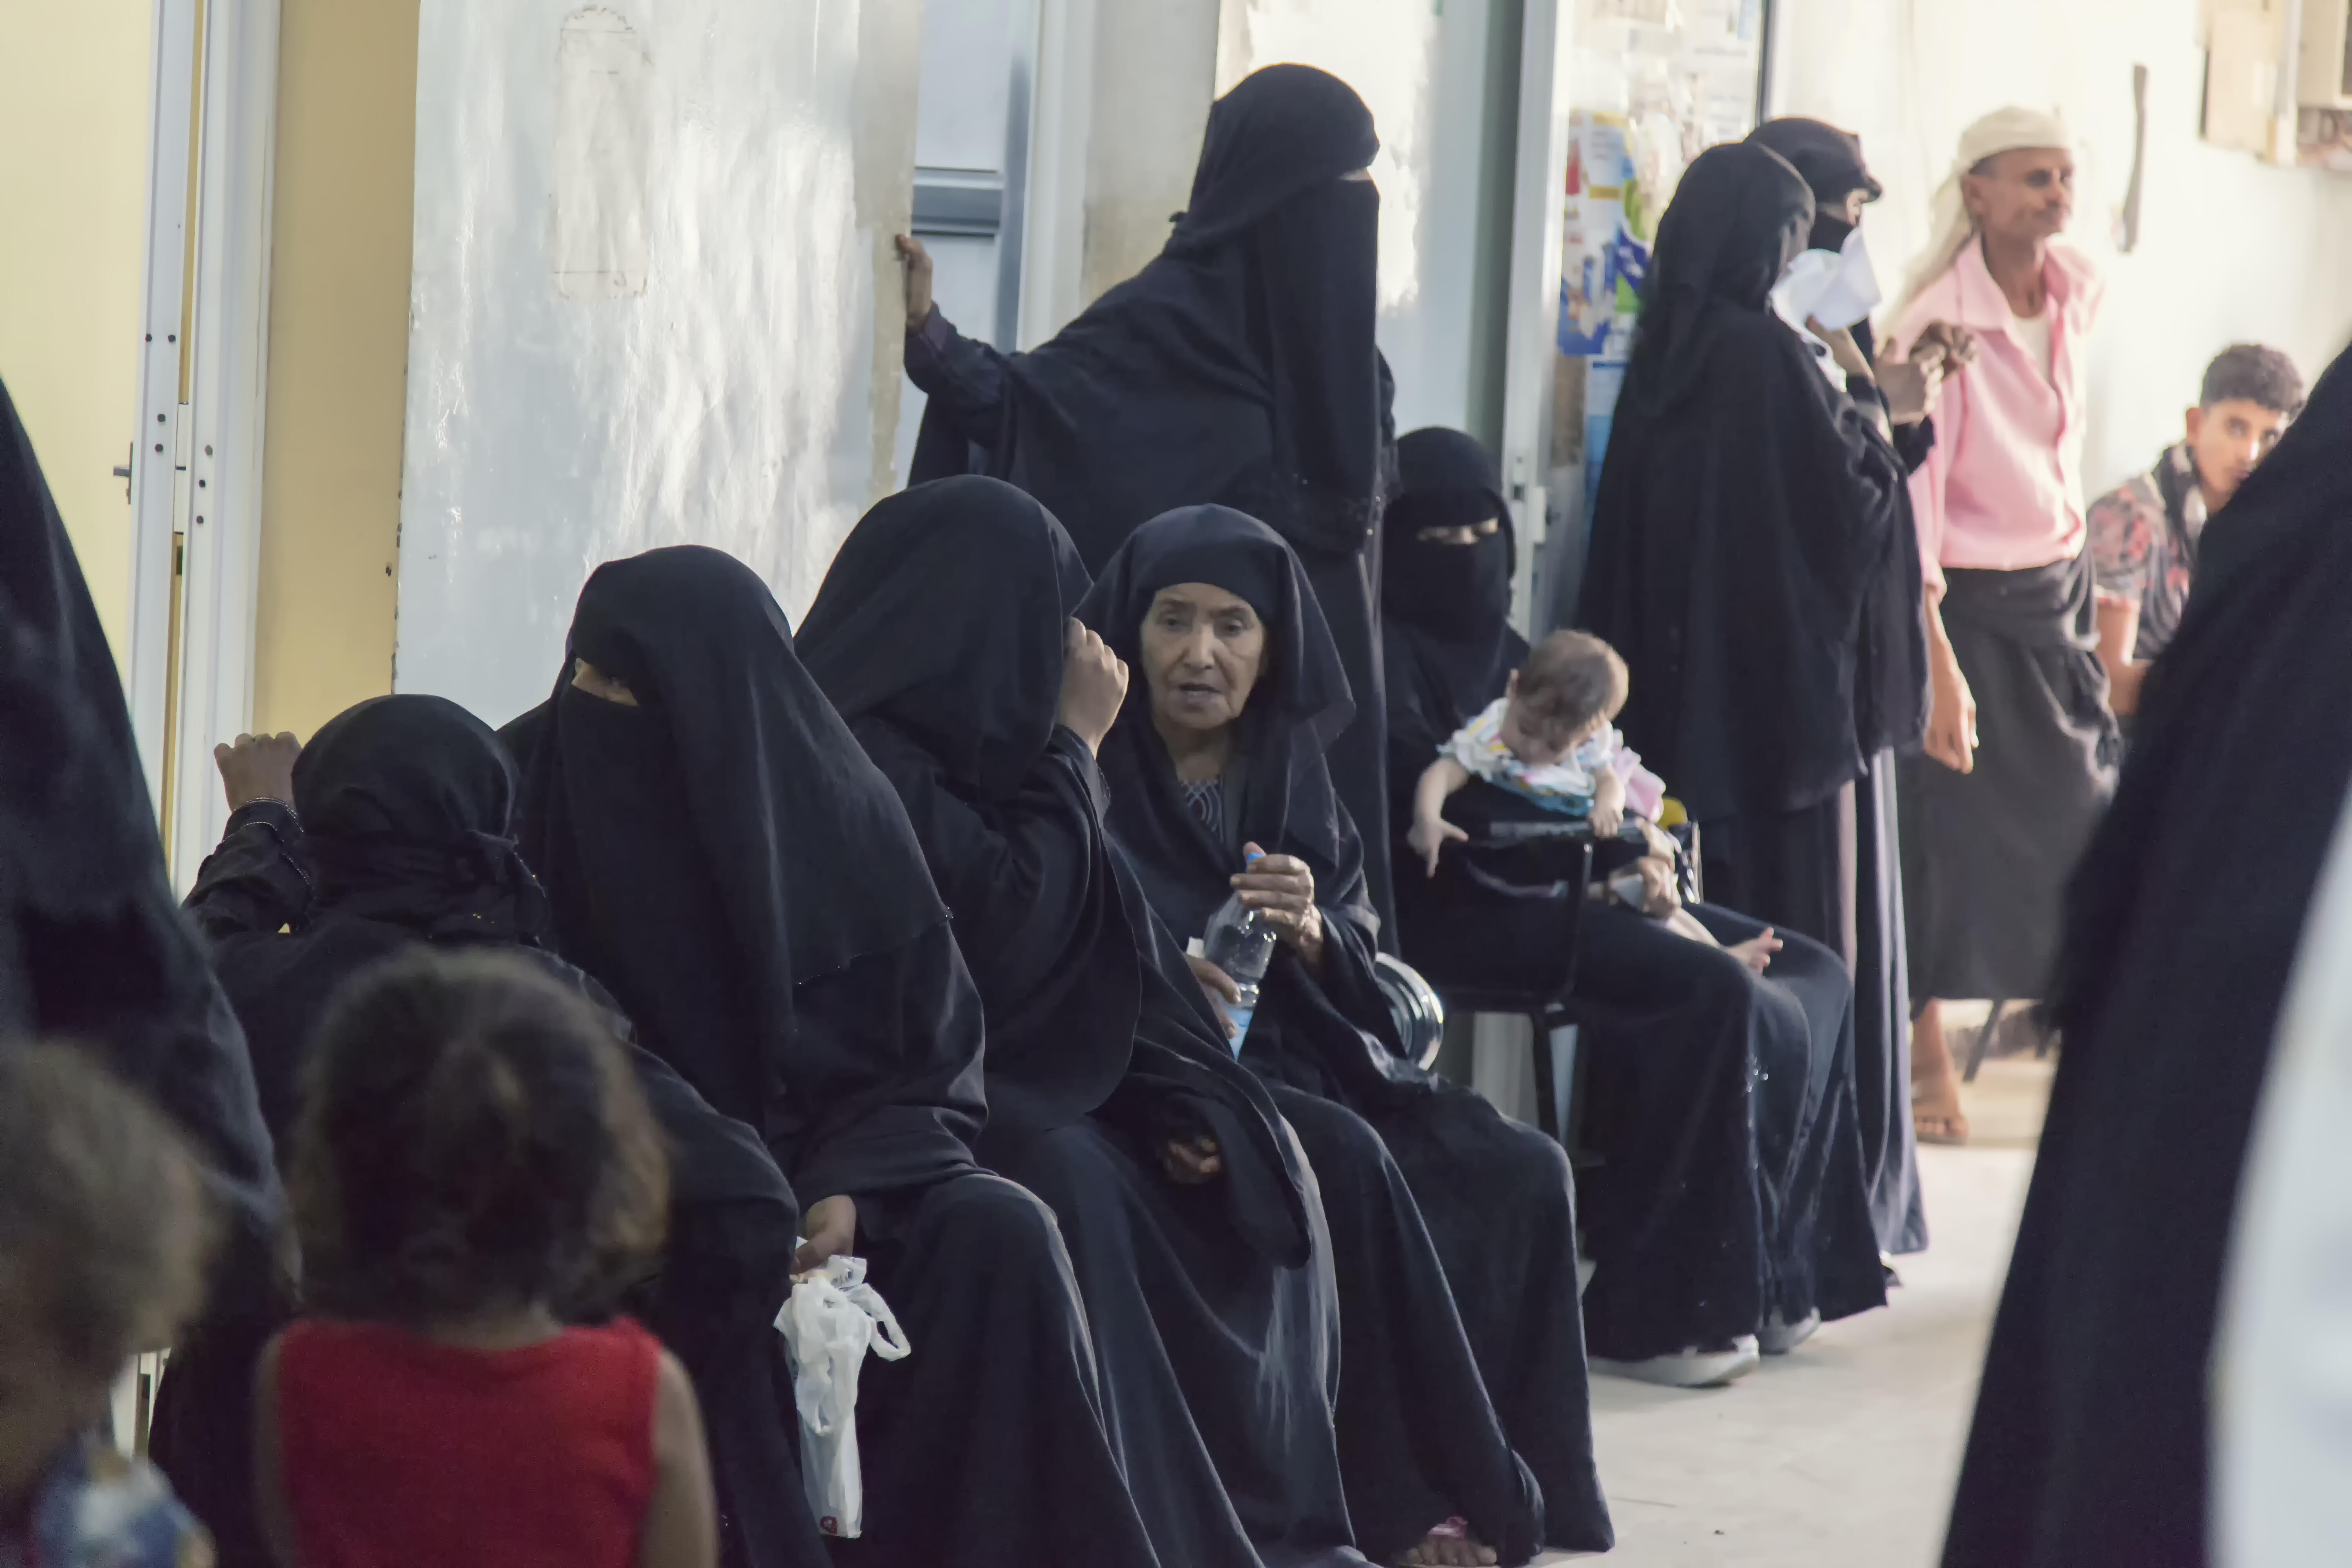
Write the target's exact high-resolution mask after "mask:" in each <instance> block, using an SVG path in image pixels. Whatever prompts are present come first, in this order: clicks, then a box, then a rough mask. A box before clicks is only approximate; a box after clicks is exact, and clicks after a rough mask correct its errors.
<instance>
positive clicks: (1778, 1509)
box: [1545, 1060, 2049, 1568]
mask: <svg viewBox="0 0 2352 1568" xmlns="http://www.w3.org/2000/svg"><path fill="white" fill-rule="evenodd" d="M2048 1090H2049V1065H2048V1064H2045V1063H2038V1062H2034V1061H2031V1060H2021V1061H2018V1060H2012V1061H1996V1062H1990V1063H1988V1064H1987V1065H1986V1067H1985V1068H1984V1072H1983V1076H1982V1078H1981V1079H1979V1081H1978V1082H1977V1083H1976V1084H1975V1085H1972V1086H1970V1087H1969V1089H1968V1091H1967V1093H1968V1110H1969V1121H1970V1122H1971V1124H1972V1131H1973V1133H1974V1135H1975V1136H1974V1141H1973V1142H1971V1144H1970V1145H1969V1147H1967V1148H1964V1149H1922V1150H1921V1151H1920V1152H1919V1164H1920V1180H1921V1183H1922V1184H1923V1186H1924V1189H1925V1192H1926V1196H1927V1224H1928V1229H1929V1233H1930V1237H1931V1240H1932V1242H1933V1245H1932V1246H1931V1247H1930V1248H1929V1250H1928V1251H1927V1252H1925V1253H1923V1254H1920V1255H1919V1256H1917V1257H1915V1258H1901V1259H1898V1260H1897V1264H1896V1267H1897V1268H1898V1269H1899V1270H1900V1272H1901V1274H1902V1276H1903V1287H1902V1289H1898V1290H1896V1291H1895V1292H1893V1293H1892V1301H1891V1304H1890V1305H1889V1306H1888V1307H1887V1309H1886V1310H1884V1311H1879V1312H1872V1313H1868V1314H1865V1315H1864V1316H1863V1317H1860V1318H1854V1319H1850V1320H1848V1321H1844V1322H1842V1323H1832V1324H1831V1325H1829V1326H1828V1327H1827V1328H1825V1329H1823V1330H1822V1332H1821V1333H1820V1334H1819V1335H1817V1336H1816V1337H1815V1338H1814V1339H1813V1341H1812V1342H1811V1343H1810V1344H1808V1345H1806V1346H1804V1347H1803V1348H1802V1349H1801V1350H1799V1351H1798V1352H1796V1353H1795V1354H1794V1355H1791V1356H1789V1357H1786V1358H1776V1359H1770V1360H1768V1361H1767V1362H1766V1363H1765V1364H1764V1366H1763V1367H1762V1369H1761V1370H1759V1372H1757V1373H1754V1374H1753V1375H1751V1376H1749V1377H1748V1378H1746V1379H1745V1380H1743V1381H1741V1382H1740V1383H1738V1384H1734V1385H1733V1386H1731V1387H1730V1388H1727V1389H1722V1390H1717V1391H1714V1392H1706V1393H1685V1392H1682V1391H1679V1390H1675V1389H1664V1388H1655V1387H1651V1386H1649V1385H1646V1384H1636V1383H1628V1382H1625V1381H1623V1380H1621V1379H1617V1378H1605V1377H1604V1378H1596V1379H1594V1380H1593V1408H1592V1425H1593V1433H1594V1437H1595V1439H1596V1441H1597V1442H1598V1444H1599V1447H1600V1460H1601V1483H1602V1485H1603V1487H1604V1488H1605V1489H1606V1490H1607V1492H1608V1494H1609V1501H1610V1507H1611V1510H1612V1514H1613V1515H1614V1517H1615V1520H1616V1523H1617V1550H1616V1551H1615V1552H1611V1553H1610V1554H1609V1555H1608V1557H1607V1558H1605V1559H1580V1561H1601V1562H1606V1563H1608V1564H1609V1565H1610V1568H1718V1565H1723V1568H1733V1565H1736V1568H1920V1565H1925V1564H1930V1563H1934V1561H1935V1560H1936V1555H1937V1552H1938V1550H1939V1549H1940V1547H1941V1544H1942V1541H1943V1531H1944V1521H1945V1513H1946V1510H1947V1509H1948V1507H1949V1504H1950V1500H1951V1488H1952V1479H1953V1475H1954V1473H1955V1471H1956V1469H1957V1467H1958V1459H1959V1452H1960V1445H1961V1443H1962V1442H1963V1440H1964V1439H1965V1438H1966V1436H1967V1434H1968V1424H1969V1414H1970V1411H1971V1408H1972V1406H1973V1405H1974V1400H1975V1394H1976V1383H1977V1373H1978V1369H1979V1364H1980V1363H1981V1362H1982V1360H1983V1354H1984V1344H1985V1340H1986V1337H1987V1335H1988V1334H1989V1333H1990V1331H1991V1327H1992V1312H1993V1308H1994V1305H1995V1303H1996V1301H1997V1300H1998V1298H1999V1294H2000V1281H2001V1276H2002V1273H2003V1271H2004V1269H2005V1268H2007V1266H2008V1261H2009V1247H2010V1242H2011V1237H2013V1236H2014V1234H2015V1232H2016V1228H2017V1217H2018V1212H2019V1210H2020V1208H2021V1206H2022V1205H2023V1202H2024V1198H2025V1184H2026V1180H2027V1178H2028V1176H2029V1175H2030V1173H2031V1172H2032V1161H2033V1142H2034V1139H2035V1137H2036V1135H2037V1134H2038V1132H2039V1131H2040V1128H2041V1121H2042V1103H2043V1100H2044V1099H2045V1098H2046V1096H2047V1094H2048ZM1545 1561H1548V1562H1552V1563H1565V1562H1568V1561H1570V1559H1569V1558H1567V1557H1553V1558H1549V1559H1546V1560H1545Z"/></svg>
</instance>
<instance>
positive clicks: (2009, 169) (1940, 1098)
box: [1893, 109, 2116, 1142]
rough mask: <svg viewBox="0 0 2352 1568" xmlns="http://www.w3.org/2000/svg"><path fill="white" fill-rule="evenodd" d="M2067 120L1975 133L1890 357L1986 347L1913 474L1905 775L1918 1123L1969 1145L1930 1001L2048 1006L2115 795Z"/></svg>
mask: <svg viewBox="0 0 2352 1568" xmlns="http://www.w3.org/2000/svg"><path fill="white" fill-rule="evenodd" d="M2069 142H2070V138H2069V137H2068V135H2067V132H2066V130H2065V127H2064V126H2063V124H2061V123H2060V122H2059V121H2057V120H2056V119H2055V118H2054V117H2053V116H2050V115H2046V114H2040V113H2036V112H2034V111H2032V110H2017V109H2009V110H2000V111H1999V112H1997V113H1994V114H1990V115H1988V116H1986V117H1985V118H1984V119H1983V120H1980V121H1978V122H1977V123H1976V124H1975V125H1973V126H1970V127H1969V130H1968V132H1966V133H1965V134H1964V135H1963V136H1962V138H1961V142H1960V156H1959V158H1958V162H1957V163H1956V164H1955V166H1954V169H1953V174H1952V177H1951V179H1950V180H1948V182H1947V183H1946V184H1945V187H1944V189H1943V191H1942V192H1941V193H1939V195H1937V230H1938V232H1937V239H1936V241H1935V242H1934V243H1933V244H1932V245H1931V246H1930V247H1929V248H1928V251H1927V255H1926V257H1925V258H1923V259H1922V261H1921V262H1920V264H1919V266H1918V268H1917V269H1916V270H1915V271H1914V273H1913V274H1912V277H1911V279H1910V283H1909V286H1908V287H1907V288H1906V290H1905V293H1904V297H1903V300H1902V301H1901V303H1900V304H1899V305H1898V306H1897V308H1896V311H1895V331H1894V334H1893V339H1894V342H1895V343H1896V344H1898V345H1901V344H1906V343H1908V342H1910V341H1911V340H1912V339H1914V338H1916V336H1918V334H1919V333H1920V332H1921V331H1923V330H1924V329H1925V328H1926V327H1927V323H1929V322H1931V321H1955V322H1958V323H1959V324H1960V325H1961V326H1964V327H1967V328H1969V329H1970V330H1971V331H1974V332H1975V333H1976V334H1977V336H1978V338H1979V340H1980V342H1981V350H1980V352H1979V354H1978V357H1977V360H1976V363H1974V364H1972V365H1970V366H1969V367H1968V368H1967V369H1965V370H1963V371H1961V372H1959V373H1958V374H1955V375H1953V376H1951V377H1950V378H1948V379H1947V380H1946V381H1945V383H1944V384H1943V387H1942V390H1941V392H1940V394H1939V395H1938V401H1937V406H1936V407H1935V409H1934V417H1935V421H1936V431H1937V443H1936V447H1935V450H1934V451H1933V452H1932V453H1931V454H1930V455H1929V457H1928V458H1927V463H1926V464H1925V465H1924V466H1923V467H1922V468H1920V470H1919V471H1918V472H1917V473H1916V475H1915V476H1913V479H1912V481H1911V498H1912V510H1913V513H1914V515H1915V517H1916V520H1917V524H1918V529H1919V554H1920V561H1921V565H1922V570H1923V574H1924V575H1925V578H1926V588H1927V595H1926V596H1927V647H1928V665H1929V669H1930V672H1931V677H1932V679H1931V683H1930V685H1931V691H1930V707H1929V714H1928V721H1927V747H1926V750H1927V755H1926V756H1925V757H1922V758H1919V759H1916V760H1914V761H1912V762H1910V763H1906V765H1905V768H1904V772H1903V778H1902V812H1903V822H1902V834H1903V848H1904V868H1903V876H1904V882H1905V885H1906V899H1907V905H1908V911H1907V913H1908V918H1907V921H1906V923H1907V925H1908V927H1909V932H1908V934H1909V946H1910V958H1911V968H1912V973H1911V992H1912V995H1913V996H1914V997H1915V998H1919V999H1922V1000H1921V1001H1920V1002H1919V1003H1918V1008H1919V1011H1918V1016H1917V1022H1916V1029H1915V1031H1914V1037H1913V1050H1912V1085H1913V1113H1914V1118H1915V1121H1916V1126H1917V1131H1918V1135H1919V1136H1920V1137H1921V1138H1922V1139H1924V1140H1927V1141H1929V1142H1962V1141H1964V1140H1965V1139H1966V1138H1967V1136H1968V1121H1967V1119H1966V1118H1965V1117H1964V1116H1963V1115H1962V1114H1961V1110H1960V1102H1959V1083H1958V1075H1957V1074H1956V1073H1955V1072H1954V1071H1953V1068H1952V1058H1951V1052H1950V1051H1949V1049H1948V1047H1947V1045H1946V1043H1945V1039H1944V1032H1943V1020H1942V1015H1941V1009H1940V1005H1939V1001H1940V1000H1941V999H1952V998H1960V997H1971V998H1973V997H1983V998H1988V999H1990V1000H1992V1001H1994V1002H1996V1003H2000V1002H2008V1001H2021V1000H2030V999H2035V998H2038V997H2039V996H2040V995H2041V993H2042V985H2043V984H2044V982H2045V981H2046V979H2047V978H2048V975H2049V973H2050V971H2051V968H2052V965H2053V963H2055V961H2056V957H2057V942H2058V929H2059V924H2058V922H2059V906H2060V900H2061V896H2062V894H2063V889H2064V886H2065V881H2066V878H2067V876H2068V874H2069V873H2070V872H2071V871H2072V870H2073V868H2074V860H2075V858H2076V857H2077V856H2078V855H2079V854H2080V853H2081V851H2082V848H2083V846H2084V843H2085V842H2086V841H2087V840H2088V837H2089V835H2090V831H2091V827H2092V826H2093V824H2094V822H2095V820H2096V818H2097V816H2098V813H2099V811H2100V809H2101V808H2102V807H2103V806H2104V805H2105V802H2106V799H2107V796H2108V795H2109V793H2110V792H2111V791H2112V789H2113V787H2114V762H2115V752H2116V738H2115V737H2116V731H2115V720H2114V717H2113V715H2112V714H2110V713H2109V712H2108V710H2107V686H2106V677H2105V672H2104V670H2103V669H2102V668H2101V666H2100V664H2099V660H2098V654H2097V647H2098V627H2097V621H2096V618H2095V609H2094V603H2095V600H2094V594H2093V585H2092V578H2091V572H2090V563H2089V561H2088V560H2087V559H2086V558H2085V556H2084V502H2083V480H2082V457H2083V430H2084V410H2083V404H2084V368H2085V366H2084V360H2085V349H2086V344H2085V341H2084V340H2085V339H2086V337H2087V335H2088V333H2089V331H2090V329H2091V324H2092V321H2093V320H2094V318H2095V315H2096V314H2097V310H2098V303H2099V294H2100V287H2099V282H2098V279H2097V277H2096V275H2095V273H2094V271H2093V270H2092V268H2091V266H2090V263H2089V262H2088V261H2086V260H2085V259H2084V258H2083V257H2082V256H2081V255H2079V254H2078V253H2076V252H2075V251H2074V250H2071V249H2069V248H2068V247H2064V246H2063V245H2060V244H2058V243H2055V240H2056V237H2057V235H2058V234H2059V233H2060V232H2061V231H2062V230H2063V229H2064V227H2065V226H2066V220H2067V219H2068V217H2069V216H2072V213H2073V209H2074V155H2073V153H2071V152H2070V151H2068V145H2069Z"/></svg>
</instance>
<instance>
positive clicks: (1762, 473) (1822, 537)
mask: <svg viewBox="0 0 2352 1568" xmlns="http://www.w3.org/2000/svg"><path fill="white" fill-rule="evenodd" d="M1812 210H1813V208H1812V195H1811V192H1809V191H1808V190H1807V189H1806V188H1805V184H1804V182H1803V181H1802V180H1801V179H1800V178H1799V177H1798V176H1797V174H1796V171H1795V170H1793V169H1791V168H1790V167H1789V165H1788V164H1787V163H1785V162H1783V161H1782V160H1781V159H1780V156H1779V155H1778V154H1776V153H1771V152H1769V151H1768V150H1766V149H1764V148H1762V147H1753V146H1748V145H1746V144H1744V143H1735V144H1732V145H1728V146H1722V147H1715V148H1710V149H1709V150H1708V151H1707V152H1706V153H1702V154H1701V155H1700V156H1699V158H1698V160H1697V161H1696V163H1693V164H1692V165H1691V167H1690V170H1689V172H1688V173H1686V174H1685V175H1684V177H1683V183H1682V185H1681V187H1680V188H1679V189H1678V190H1677V191H1676V193H1675V200H1674V204H1673V205H1671V206H1669V207H1668V208H1667V210H1666V214H1665V216H1664V219H1663V220H1662V221H1661V223H1660V225H1659V234H1658V248H1657V254H1656V257H1655V258H1654V261H1653V263H1652V266H1651V269H1650V277H1649V285H1648V295H1647V298H1646V299H1645V300H1644V303H1643V314H1642V321H1641V324H1640V327H1639V329H1638V330H1637V331H1636V334H1635V337H1634V342H1633V358H1632V362H1631V363H1630V364H1629V365H1628V367H1627V371H1626V376H1625V389H1624V395H1623V396H1622V399H1621V400H1620V402H1619V404H1618V409H1617V418H1616V426H1615V428H1614V430H1613V432H1612V435H1611V437H1610V442H1609V454H1608V458H1607V460H1606V462H1605V464H1604V466H1603V468H1602V470H1601V485H1600V489H1599V493H1598V496H1597V499H1596V500H1595V504H1594V508H1593V518H1592V542H1591V560H1590V563H1588V565H1587V567H1586V572H1585V578H1584V585H1583V598H1582V604H1581V605H1580V611H1579V616H1578V618H1579V623H1580V625H1582V626H1584V627H1586V628H1587V629H1588V630H1591V632H1593V633H1595V634H1596V635H1598V636H1600V637H1602V638H1604V639H1605V640H1607V641H1608V642H1609V643H1610V644H1611V645H1612V647H1615V648H1616V649H1617V651H1618V652H1619V653H1620V654H1622V655H1623V656H1624V658H1625V660H1626V663H1627V664H1628V666H1629V667H1630V668H1631V670H1632V674H1633V689H1632V695H1631V697H1630V699H1629V700H1628V701H1627V702H1626V705H1625V709H1624V711H1623V713H1622V715H1621V716H1620V719H1619V724H1620V727H1621V728H1622V730H1623V731H1624V732H1625V736H1626V738H1627V740H1628V741H1630V742H1632V743H1633V746H1634V747H1635V748H1636V749H1637V750H1639V751H1640V752H1642V754H1643V759H1644V760H1645V761H1646V762H1647V763H1648V764H1649V765H1650V766H1651V767H1653V768H1654V769H1655V770H1656V771H1657V772H1658V773H1660V774H1662V775H1663V776H1664V778H1665V779H1666V780H1667V782H1668V783H1669V784H1670V785H1671V786H1672V787H1673V788H1674V790H1675V795H1677V797H1679V798H1680V799H1681V800H1682V801H1683V802H1684V803H1685V805H1687V806H1688V808H1689V810H1690V812H1691V815H1692V816H1695V817H1698V818H1701V819H1703V820H1704V819H1709V818H1720V817H1726V816H1737V815H1739V814H1741V813H1774V812H1790V811H1799V810H1802V809H1804V808H1806V807H1808V806H1811V805H1816V804H1818V803H1819V802H1821V801H1822V800H1825V799H1827V798H1828V797H1829V796H1831V795H1834V794H1836V793H1837V792H1838V791H1839V790H1840V789H1843V787H1844V786H1845V785H1846V784H1850V783H1852V782H1853V780H1854V779H1855V778H1857V777H1859V776H1860V775H1861V773H1862V772H1863V769H1864V755H1863V748H1862V736H1861V733H1860V731H1861V722H1860V716H1859V715H1858V713H1857V709H1856V701H1857V699H1856V690H1855V688H1856V670H1857V666H1858V662H1859V660H1860V658H1861V657H1862V655H1861V647H1860V644H1861V641H1862V630H1861V628H1862V621H1863V614H1864V605H1865V602H1866V601H1868V600H1869V599H1870V597H1871V595H1872V594H1873V592H1874V588H1875V587H1876V585H1878V584H1881V583H1882V582H1883V581H1884V579H1885V574H1886V573H1887V572H1888V571H1889V570H1890V563H1891V562H1893V561H1895V555H1896V552H1898V550H1899V541H1898V540H1897V538H1896V534H1897V531H1898V529H1899V527H1901V526H1903V525H1906V524H1907V518H1906V514H1905V512H1904V510H1903V504H1904V497H1905V488H1904V487H1905V474H1904V470H1903V465H1902V462H1901V460H1900V459H1899V458H1897V457H1896V456H1895V452H1894V450H1893V448H1892V447H1889V446H1888V445H1887V444H1886V441H1885V437H1882V436H1880V435H1879V434H1878V431H1877V429H1876V427H1875V426H1874V425H1873V424H1872V423H1871V422H1870V421H1869V420H1867V419H1865V418H1864V416H1862V415H1861V414H1860V413H1859V412H1858V411H1857V410H1856V409H1855V408H1854V406H1853V404H1852V402H1851V401H1850V400H1849V399H1847V398H1846V397H1845V396H1844V395H1842V394H1840V393H1838V392H1836V391H1835V390H1833V389H1832V388H1831V387H1830V386H1829V385H1828V384H1827V383H1826V382H1825V381H1824V380H1823V378H1822V374H1821V372H1820V371H1819V370H1817V369H1816V368H1815V367H1814V365H1813V362H1812V358H1811V355H1810V354H1808V353H1806V352H1805V349H1804V347H1803V345H1802V344H1801V342H1799V340H1798V338H1797V335H1796V334H1795V333H1794V332H1792V331H1790V330H1789V329H1788V328H1787V327H1786V326H1784V325H1783V324H1782V323H1781V322H1780V320H1779V318H1778V317H1776V316H1774V315H1773V314H1771V312H1770V310H1769V308H1768V306H1767V303H1766V300H1767V296H1768V295H1769V292H1770V290H1771V288H1772V285H1773V282H1774V280H1775V279H1778V278H1779V276H1780V270H1781V268H1783V267H1784V266H1785V265H1786V263H1787V260H1788V257H1789V253H1790V247H1791V245H1792V244H1793V243H1794V242H1795V240H1796V238H1798V237H1801V235H1802V233H1803V230H1804V228H1805V226H1808V225H1810V223H1811V218H1812ZM1875 678H1876V672H1875V671H1874V672H1873V679H1875Z"/></svg>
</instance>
